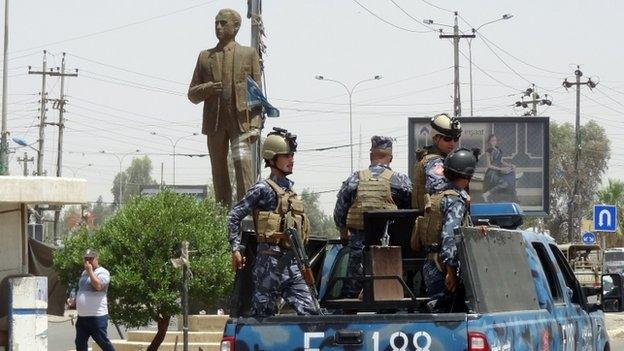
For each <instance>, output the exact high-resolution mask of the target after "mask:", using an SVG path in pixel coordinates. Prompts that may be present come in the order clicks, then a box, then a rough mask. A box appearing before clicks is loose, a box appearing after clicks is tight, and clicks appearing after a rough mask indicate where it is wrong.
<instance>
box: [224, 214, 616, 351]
mask: <svg viewBox="0 0 624 351" xmlns="http://www.w3.org/2000/svg"><path fill="white" fill-rule="evenodd" d="M483 206H485V207H477V208H474V209H473V214H474V216H473V221H474V222H477V223H479V224H480V225H479V226H476V227H461V228H458V229H457V230H456V243H457V249H458V255H459V258H460V262H461V268H460V270H459V272H460V279H461V282H462V284H461V289H459V292H458V293H457V294H456V296H455V300H454V302H453V306H451V308H450V311H449V312H448V313H431V312H430V311H429V310H428V307H427V303H428V302H429V299H428V298H427V296H426V294H424V290H423V289H422V284H421V283H420V282H419V277H418V276H419V271H420V267H421V266H422V263H423V262H424V255H423V254H422V253H419V252H411V249H410V248H409V245H405V243H406V241H407V242H409V235H410V234H411V227H410V223H413V219H414V217H415V216H418V215H419V214H418V213H415V212H410V211H407V210H403V211H401V210H399V211H384V212H379V213H370V215H366V216H365V221H366V218H368V222H369V224H368V226H369V227H370V229H371V230H373V231H372V234H370V235H369V237H367V238H366V242H365V245H366V246H365V250H364V253H365V259H364V262H365V274H364V277H363V278H362V279H363V285H364V289H363V293H362V297H361V298H358V299H342V298H341V297H340V293H339V291H340V289H339V285H340V284H341V282H342V281H344V279H345V277H344V265H345V262H346V257H348V248H344V247H342V246H341V245H340V243H339V242H338V241H332V240H330V241H327V242H325V244H324V245H320V244H319V245H317V247H316V248H315V249H314V250H311V252H310V257H311V258H312V259H311V260H312V261H313V262H314V263H315V266H316V277H317V288H318V290H319V296H320V303H321V306H322V307H324V308H325V310H326V313H325V314H323V315H317V316H297V315H293V314H287V313H283V314H280V315H277V316H273V317H268V318H264V319H257V318H254V317H250V316H245V315H244V314H239V315H238V316H233V317H232V318H230V319H229V320H228V322H227V324H226V326H225V331H224V339H223V342H222V345H221V349H222V350H277V349H280V350H342V349H349V350H417V351H422V350H432V351H433V350H457V351H460V350H461V351H465V350H469V351H470V350H474V351H476V350H490V351H494V350H600V351H604V350H609V340H608V336H607V333H606V327H605V323H604V315H603V313H602V311H601V310H600V306H599V305H598V304H588V303H587V298H586V295H585V293H584V291H583V289H582V288H581V285H580V284H579V282H578V280H577V279H576V277H575V275H574V273H573V271H572V269H571V267H570V265H569V264H568V262H567V260H566V258H565V256H564V254H563V253H562V252H561V250H560V249H559V248H558V247H557V245H556V243H555V241H554V240H553V239H552V238H551V237H549V236H547V235H543V234H539V233H535V232H531V231H521V230H515V229H514V228H512V227H515V226H517V225H518V223H521V217H522V213H521V211H520V210H519V208H518V207H517V206H516V207H514V206H503V207H502V208H498V209H495V208H493V207H487V206H488V205H483ZM501 209H504V211H502V210H501ZM504 227H506V228H504ZM375 228H378V229H377V230H375ZM380 228H381V229H380ZM386 234H388V236H389V238H387V237H386V240H387V243H388V244H387V246H384V245H382V244H381V243H380V241H378V240H377V239H380V238H383V237H384V236H386ZM388 239H389V240H388ZM317 244H318V243H317ZM315 250H316V251H315ZM616 300H617V299H616ZM617 301H618V302H619V303H621V300H617Z"/></svg>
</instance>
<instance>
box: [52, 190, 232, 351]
mask: <svg viewBox="0 0 624 351" xmlns="http://www.w3.org/2000/svg"><path fill="white" fill-rule="evenodd" d="M226 216H227V214H226V211H225V209H224V208H223V207H221V206H220V205H218V204H217V203H215V201H214V199H212V198H208V199H206V200H205V201H203V202H198V201H197V200H195V198H193V197H191V196H188V195H180V194H176V193H174V192H172V191H169V190H165V191H163V192H160V193H159V194H157V195H155V196H152V197H135V198H133V199H131V200H130V202H129V203H128V204H127V205H126V206H124V207H122V208H121V209H119V210H118V211H117V213H116V214H115V215H114V216H113V217H111V218H110V219H109V220H108V221H106V222H105V223H104V225H103V226H102V227H101V228H99V229H96V232H95V234H94V235H93V237H91V238H88V237H87V236H88V234H87V233H86V231H81V232H80V234H79V235H74V236H72V237H71V238H69V239H67V241H66V242H65V247H64V249H62V250H60V254H58V255H57V256H56V257H55V266H56V267H57V269H59V271H61V276H62V277H64V278H65V279H75V277H77V275H75V274H77V272H79V271H80V265H81V261H80V259H81V256H80V254H81V251H82V250H84V248H85V247H86V246H87V245H88V246H92V247H94V248H96V249H98V250H99V251H100V262H101V263H102V265H103V266H104V267H106V268H107V269H108V270H109V271H110V273H111V285H110V287H109V291H108V300H109V313H110V316H111V319H112V320H113V321H116V322H121V324H124V325H126V326H128V327H141V326H145V325H147V324H148V323H149V321H150V320H152V321H155V322H156V323H157V325H158V332H157V333H156V335H155V337H154V339H153V340H152V342H151V344H150V346H149V348H148V350H157V349H158V347H159V345H160V344H161V343H162V341H163V339H164V337H165V334H166V332H167V327H168V325H169V321H170V319H171V317H172V316H174V315H176V314H179V313H180V312H181V310H180V306H179V301H178V299H179V297H180V293H179V290H180V287H181V284H182V273H181V271H180V270H179V269H176V268H174V267H173V266H172V264H171V262H170V259H171V258H176V257H178V256H179V252H178V248H179V245H180V244H181V242H182V241H185V240H186V241H189V242H190V250H191V253H190V255H189V256H190V257H189V260H190V265H191V271H192V273H193V278H192V279H191V281H190V285H189V293H190V296H191V297H192V298H193V299H195V300H197V301H200V302H202V303H204V304H205V305H206V306H209V307H213V306H214V305H215V304H216V303H218V302H219V301H222V300H223V298H224V297H225V296H226V294H227V293H228V291H229V290H230V286H231V283H232V281H233V272H232V270H231V267H230V251H229V245H228V243H227V240H226V237H227V235H226V228H227V225H226ZM85 244H86V245H85ZM76 265H77V267H78V268H77V269H76Z"/></svg>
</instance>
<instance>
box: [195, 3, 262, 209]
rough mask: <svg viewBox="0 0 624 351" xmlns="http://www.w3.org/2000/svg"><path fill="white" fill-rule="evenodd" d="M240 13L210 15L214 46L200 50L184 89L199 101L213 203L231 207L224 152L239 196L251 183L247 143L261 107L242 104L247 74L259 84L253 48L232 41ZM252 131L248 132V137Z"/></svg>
mask: <svg viewBox="0 0 624 351" xmlns="http://www.w3.org/2000/svg"><path fill="white" fill-rule="evenodd" d="M240 25H241V16H240V15H239V14H238V13H237V12H236V11H234V10H231V9H223V10H221V11H219V13H218V14H217V17H216V18H215V34H216V36H217V39H219V43H218V44H217V46H216V47H214V48H212V49H208V50H204V51H202V52H200V53H199V57H198V58H197V65H196V66H195V71H194V72H193V79H192V80H191V84H190V86H189V90H188V98H189V100H191V102H192V103H194V104H198V103H200V102H202V101H203V102H204V112H203V123H202V133H203V134H205V135H206V137H207V140H208V153H209V154H210V163H211V165H212V184H213V186H214V191H215V197H216V199H217V201H219V202H221V203H222V204H224V205H226V206H228V207H231V198H232V186H231V184H230V177H229V170H228V163H227V155H228V151H229V146H231V147H232V160H233V161H234V169H235V171H236V196H237V198H238V199H239V200H240V199H241V198H242V197H243V195H245V192H246V191H247V189H248V188H249V187H250V186H251V185H252V184H253V179H252V155H251V147H250V145H251V143H252V141H254V139H255V138H254V137H253V135H255V134H253V133H251V134H250V133H249V132H250V131H252V130H253V129H258V128H259V127H260V119H261V109H260V108H258V109H255V108H254V109H253V110H250V109H249V108H248V107H247V76H251V77H252V78H253V80H255V81H256V83H258V85H260V76H261V74H260V59H259V57H258V53H257V51H256V50H255V49H253V48H250V47H246V46H241V45H240V44H238V43H237V42H236V41H235V40H234V39H235V37H236V33H238V30H239V28H240ZM250 135H252V136H250Z"/></svg>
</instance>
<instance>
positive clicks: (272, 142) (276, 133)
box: [262, 127, 297, 161]
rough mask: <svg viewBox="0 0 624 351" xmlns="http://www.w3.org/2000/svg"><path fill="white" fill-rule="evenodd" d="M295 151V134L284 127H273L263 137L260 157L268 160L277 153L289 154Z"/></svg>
mask: <svg viewBox="0 0 624 351" xmlns="http://www.w3.org/2000/svg"><path fill="white" fill-rule="evenodd" d="M295 152H297V136H296V135H295V134H292V133H290V132H289V131H287V130H286V129H283V128H278V127H273V131H272V132H270V133H269V135H268V136H267V137H266V139H264V143H263V144H262V158H263V159H264V160H265V161H270V160H272V159H274V158H275V156H277V155H289V154H294V153H295Z"/></svg>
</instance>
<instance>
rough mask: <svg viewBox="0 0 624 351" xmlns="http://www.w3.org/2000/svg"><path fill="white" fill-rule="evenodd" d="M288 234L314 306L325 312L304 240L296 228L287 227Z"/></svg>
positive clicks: (319, 312) (317, 309) (320, 311)
mask: <svg viewBox="0 0 624 351" xmlns="http://www.w3.org/2000/svg"><path fill="white" fill-rule="evenodd" d="M286 234H287V235H288V237H289V238H290V249H291V250H292V253H293V256H294V257H295V260H296V261H297V266H298V267H299V270H300V271H301V275H302V276H303V280H305V282H306V284H307V285H308V288H309V289H310V295H312V302H313V303H314V308H315V309H316V311H317V312H318V314H323V310H322V309H321V305H320V304H319V301H318V292H317V291H316V285H315V284H314V274H313V273H312V269H311V268H310V262H309V261H308V254H307V253H306V251H305V247H304V246H303V241H302V240H301V237H300V236H299V233H297V230H296V229H295V228H288V229H286Z"/></svg>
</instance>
